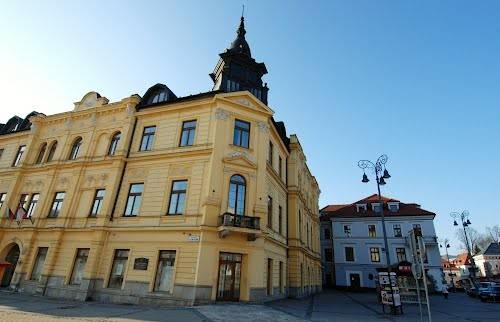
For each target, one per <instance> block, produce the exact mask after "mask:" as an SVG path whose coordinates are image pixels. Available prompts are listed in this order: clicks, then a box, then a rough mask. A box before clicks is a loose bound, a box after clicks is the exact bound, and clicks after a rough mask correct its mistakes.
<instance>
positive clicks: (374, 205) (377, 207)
mask: <svg viewBox="0 0 500 322" xmlns="http://www.w3.org/2000/svg"><path fill="white" fill-rule="evenodd" d="M372 208H373V211H374V212H382V205H381V204H380V203H372Z"/></svg>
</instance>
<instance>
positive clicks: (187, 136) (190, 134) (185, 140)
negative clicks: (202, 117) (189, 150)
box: [179, 120, 196, 146]
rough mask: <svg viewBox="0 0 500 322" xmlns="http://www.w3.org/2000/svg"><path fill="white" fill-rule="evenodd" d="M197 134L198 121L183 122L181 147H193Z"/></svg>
mask: <svg viewBox="0 0 500 322" xmlns="http://www.w3.org/2000/svg"><path fill="white" fill-rule="evenodd" d="M195 133H196V120H193V121H185V122H182V133H181V142H180V144H179V146H191V145H193V144H194V134H195Z"/></svg>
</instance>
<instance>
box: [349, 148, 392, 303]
mask: <svg viewBox="0 0 500 322" xmlns="http://www.w3.org/2000/svg"><path fill="white" fill-rule="evenodd" d="M387 160H388V158H387V155H385V154H382V155H381V156H380V157H379V158H378V159H377V161H376V162H375V163H373V162H371V161H370V160H360V161H358V167H360V168H361V169H362V170H363V179H362V180H361V182H363V183H367V182H369V181H370V180H369V179H368V176H367V175H366V171H367V170H371V171H373V173H374V174H375V181H376V182H377V191H378V201H379V203H380V206H381V207H380V208H381V209H380V217H381V219H382V232H383V235H384V249H385V264H386V267H387V274H388V277H389V286H390V290H391V296H392V307H391V308H392V310H391V311H392V312H393V313H395V312H396V306H395V300H394V291H393V289H392V282H391V261H390V258H389V246H388V242H387V232H386V228H385V217H384V203H383V201H382V195H381V194H380V186H383V185H385V184H386V182H385V179H389V178H390V177H391V175H390V174H389V171H387V169H386V168H385V164H386V163H387Z"/></svg>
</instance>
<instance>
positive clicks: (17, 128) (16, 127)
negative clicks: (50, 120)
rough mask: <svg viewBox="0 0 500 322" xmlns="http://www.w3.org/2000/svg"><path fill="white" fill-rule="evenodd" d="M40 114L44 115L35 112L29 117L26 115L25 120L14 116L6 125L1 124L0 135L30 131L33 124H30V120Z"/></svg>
mask: <svg viewBox="0 0 500 322" xmlns="http://www.w3.org/2000/svg"><path fill="white" fill-rule="evenodd" d="M39 114H42V113H39V112H36V111H33V112H31V113H29V114H28V115H26V117H25V118H21V117H19V116H17V115H14V116H13V117H11V118H10V119H9V120H8V121H7V123H5V124H1V123H0V135H5V134H10V133H16V132H22V131H28V130H30V129H31V122H30V120H29V118H30V117H32V116H35V115H39ZM42 115H43V114H42Z"/></svg>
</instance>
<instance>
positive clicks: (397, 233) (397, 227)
mask: <svg viewBox="0 0 500 322" xmlns="http://www.w3.org/2000/svg"><path fill="white" fill-rule="evenodd" d="M392 229H393V230H394V237H402V236H403V234H402V233H401V225H400V224H394V225H392Z"/></svg>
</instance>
